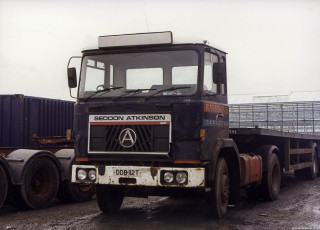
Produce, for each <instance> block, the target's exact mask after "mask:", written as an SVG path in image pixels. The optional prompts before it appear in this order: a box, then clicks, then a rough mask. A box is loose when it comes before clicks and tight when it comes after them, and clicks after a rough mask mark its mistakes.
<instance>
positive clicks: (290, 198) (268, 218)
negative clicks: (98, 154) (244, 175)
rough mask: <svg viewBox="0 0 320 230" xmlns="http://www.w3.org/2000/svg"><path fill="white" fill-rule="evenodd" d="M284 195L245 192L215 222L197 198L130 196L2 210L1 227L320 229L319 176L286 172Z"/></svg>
mask: <svg viewBox="0 0 320 230" xmlns="http://www.w3.org/2000/svg"><path fill="white" fill-rule="evenodd" d="M282 179H283V181H282V188H281V193H280V196H279V199H278V200H276V201H273V202H265V201H257V200H255V201H254V200H251V199H249V198H248V197H246V196H244V197H243V200H242V203H241V204H240V205H239V206H236V207H234V206H230V207H229V209H228V213H227V215H226V217H225V218H223V219H222V220H212V219H211V218H210V216H209V215H208V214H207V212H206V209H205V204H204V201H203V200H201V199H198V198H170V197H150V198H148V199H143V198H125V200H124V203H123V205H122V207H121V210H120V211H119V213H117V214H115V215H112V216H108V215H105V214H103V213H102V212H100V210H99V208H98V206H97V204H96V201H95V200H92V201H89V202H86V203H82V204H64V203H61V202H60V201H58V200H57V201H55V203H54V204H53V206H52V207H50V208H48V209H45V210H35V211H19V210H17V209H15V208H13V207H11V206H5V207H3V208H2V209H1V210H0V229H8V230H9V229H46V230H49V229H86V230H89V229H218V230H236V229H239V230H242V229H246V230H247V229H249V230H250V229H252V230H256V229H272V230H275V229H292V230H296V229H320V178H318V179H317V180H316V181H308V180H306V179H297V178H295V177H294V176H293V175H292V174H288V175H284V176H283V178H282Z"/></svg>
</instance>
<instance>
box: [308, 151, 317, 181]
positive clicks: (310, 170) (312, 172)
mask: <svg viewBox="0 0 320 230" xmlns="http://www.w3.org/2000/svg"><path fill="white" fill-rule="evenodd" d="M318 171H319V168H318V157H317V154H316V153H314V155H313V161H312V166H311V167H310V168H306V169H305V172H306V176H307V178H308V179H310V180H315V179H316V178H317V175H318Z"/></svg>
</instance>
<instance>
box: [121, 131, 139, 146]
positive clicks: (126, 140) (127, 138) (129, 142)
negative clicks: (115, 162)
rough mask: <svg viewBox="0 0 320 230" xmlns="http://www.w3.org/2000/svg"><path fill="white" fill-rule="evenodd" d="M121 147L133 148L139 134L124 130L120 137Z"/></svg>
mask: <svg viewBox="0 0 320 230" xmlns="http://www.w3.org/2000/svg"><path fill="white" fill-rule="evenodd" d="M119 141H120V145H121V146H122V147H124V148H131V147H132V146H134V144H135V143H136V141H137V134H136V133H135V131H133V130H132V129H129V128H126V129H123V130H122V131H121V133H120V135H119Z"/></svg>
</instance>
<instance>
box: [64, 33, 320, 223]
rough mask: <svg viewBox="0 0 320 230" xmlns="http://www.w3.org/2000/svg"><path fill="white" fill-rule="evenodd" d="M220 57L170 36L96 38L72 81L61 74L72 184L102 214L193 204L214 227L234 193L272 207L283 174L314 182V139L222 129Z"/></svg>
mask: <svg viewBox="0 0 320 230" xmlns="http://www.w3.org/2000/svg"><path fill="white" fill-rule="evenodd" d="M226 55H227V53H226V52H224V51H222V50H220V49H217V48H214V47H212V46H210V45H209V44H208V42H207V41H201V42H194V43H190V42H189V43H188V42H187V43H186V42H180V43H179V42H178V43H176V42H175V41H173V36H172V32H170V31H169V32H168V31H167V32H156V33H141V34H124V35H111V36H100V37H99V38H98V48H96V49H90V50H84V51H83V55H82V57H81V58H82V62H81V63H82V64H81V70H80V74H79V79H78V75H77V70H76V69H75V68H74V67H68V71H67V72H68V84H69V87H70V90H71V89H72V88H77V87H78V91H77V102H76V104H75V106H74V132H73V135H74V139H75V146H74V147H75V155H76V158H75V163H74V164H73V166H72V179H71V180H72V183H89V184H90V183H91V184H95V185H96V197H97V203H98V206H99V208H100V210H101V211H103V212H104V213H114V212H117V211H118V210H119V209H120V207H121V205H122V202H123V199H124V197H129V196H131V197H148V196H152V195H156V196H201V197H203V199H205V203H206V205H207V207H208V212H209V214H210V215H212V217H214V218H218V219H219V218H222V217H223V216H224V215H225V214H226V212H227V208H228V205H229V204H237V203H238V201H239V194H240V192H239V190H240V188H245V189H248V190H253V191H255V192H256V193H257V194H258V195H259V197H261V198H264V199H265V200H269V201H273V200H276V199H277V198H278V196H279V192H280V185H281V176H282V173H283V172H284V171H290V170H294V171H295V173H296V175H297V176H301V177H307V178H310V179H312V180H314V179H315V178H316V176H317V175H318V166H319V160H318V159H319V144H320V136H318V135H307V134H299V133H291V132H284V131H278V130H268V129H264V128H259V127H258V126H256V127H253V128H230V127H229V115H230V114H229V105H228V97H227V92H228V91H227V72H226ZM69 62H70V61H69ZM78 82H79V83H78Z"/></svg>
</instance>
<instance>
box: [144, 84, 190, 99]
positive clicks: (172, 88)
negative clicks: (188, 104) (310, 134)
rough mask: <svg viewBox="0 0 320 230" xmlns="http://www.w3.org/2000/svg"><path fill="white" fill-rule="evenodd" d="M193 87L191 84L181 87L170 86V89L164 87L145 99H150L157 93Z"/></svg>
mask: <svg viewBox="0 0 320 230" xmlns="http://www.w3.org/2000/svg"><path fill="white" fill-rule="evenodd" d="M190 88H191V87H190V86H181V87H174V86H173V87H170V88H168V89H162V90H159V91H157V92H155V93H154V94H151V95H150V96H148V97H146V98H145V99H146V100H147V99H149V98H150V97H153V96H155V95H158V94H159V93H163V92H171V91H175V90H177V89H190Z"/></svg>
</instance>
